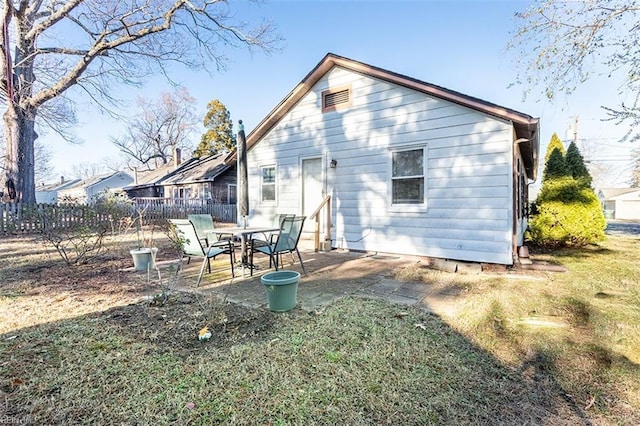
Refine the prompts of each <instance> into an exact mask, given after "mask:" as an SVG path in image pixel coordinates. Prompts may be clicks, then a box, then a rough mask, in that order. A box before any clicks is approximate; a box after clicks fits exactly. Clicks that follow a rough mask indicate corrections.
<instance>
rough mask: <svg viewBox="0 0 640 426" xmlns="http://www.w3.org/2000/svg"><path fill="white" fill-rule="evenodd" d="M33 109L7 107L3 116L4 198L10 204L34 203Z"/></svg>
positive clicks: (34, 114) (35, 136)
mask: <svg viewBox="0 0 640 426" xmlns="http://www.w3.org/2000/svg"><path fill="white" fill-rule="evenodd" d="M35 118H36V110H35V109H25V108H21V107H20V106H16V105H9V106H8V107H7V110H6V111H5V113H4V116H3V119H4V126H5V142H6V170H5V176H4V181H5V198H8V199H9V200H10V201H13V202H19V201H21V202H24V203H35V202H36V193H35V177H34V176H35V174H34V149H33V146H34V142H35V140H36V139H37V137H38V134H37V133H36V131H35Z"/></svg>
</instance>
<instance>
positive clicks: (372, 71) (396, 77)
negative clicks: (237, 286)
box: [225, 53, 539, 179]
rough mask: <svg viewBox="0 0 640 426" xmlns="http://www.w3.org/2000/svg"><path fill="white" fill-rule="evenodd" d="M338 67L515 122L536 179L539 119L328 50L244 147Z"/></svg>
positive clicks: (528, 168) (526, 163)
mask: <svg viewBox="0 0 640 426" xmlns="http://www.w3.org/2000/svg"><path fill="white" fill-rule="evenodd" d="M334 67H341V68H344V69H346V70H350V71H353V72H357V73H360V74H363V75H367V76H370V77H374V78H377V79H380V80H384V81H387V82H390V83H393V84H397V85H400V86H404V87H407V88H410V89H413V90H416V91H418V92H422V93H425V94H428V95H431V96H433V97H436V98H440V99H444V100H446V101H449V102H453V103H456V104H459V105H462V106H465V107H468V108H471V109H474V110H477V111H480V112H483V113H485V114H488V115H492V116H494V117H498V118H501V119H504V120H508V121H511V122H512V123H513V125H514V128H515V132H516V137H517V139H518V143H519V145H520V150H521V152H522V156H523V161H524V166H525V169H526V171H527V175H528V176H529V177H530V178H531V179H536V175H537V169H538V146H539V136H538V128H539V119H538V118H534V117H532V116H530V115H527V114H524V113H521V112H518V111H515V110H513V109H509V108H506V107H502V106H500V105H496V104H493V103H490V102H487V101H484V100H482V99H478V98H474V97H471V96H467V95H464V94H462V93H459V92H455V91H453V90H449V89H445V88H444V87H440V86H436V85H434V84H430V83H426V82H424V81H420V80H417V79H415V78H412V77H407V76H405V75H402V74H398V73H395V72H393V71H388V70H385V69H382V68H378V67H375V66H372V65H368V64H365V63H362V62H358V61H354V60H352V59H349V58H345V57H342V56H338V55H335V54H333V53H328V54H327V55H326V56H325V57H324V58H323V59H322V60H321V61H320V62H319V63H318V65H316V66H315V68H313V69H312V70H311V72H309V74H307V75H306V76H305V78H304V79H302V81H301V82H300V83H299V84H298V85H297V86H296V87H295V88H294V89H293V90H292V91H291V92H290V93H289V94H288V95H287V96H286V97H285V98H284V99H283V100H282V101H281V102H280V103H279V104H278V105H277V106H276V107H275V108H274V109H273V110H272V111H271V112H270V113H269V114H268V115H267V116H266V117H265V118H264V119H263V120H262V121H261V122H260V123H259V124H258V125H257V126H256V128H255V129H253V130H252V131H251V133H249V135H247V149H251V147H252V146H253V145H255V144H256V143H257V142H258V141H259V140H260V139H261V138H262V137H263V136H264V135H265V134H267V133H268V132H269V131H270V130H271V129H272V128H273V127H274V126H275V125H276V124H277V123H278V122H279V121H280V120H281V119H282V118H283V117H284V116H285V115H286V114H287V113H288V112H289V111H290V110H291V109H292V108H293V107H294V106H295V105H296V104H297V103H298V101H300V99H302V98H303V97H304V96H305V95H306V94H307V93H309V91H311V89H312V88H313V86H314V85H315V84H316V83H317V82H318V81H319V80H320V79H321V78H322V77H323V76H324V75H325V74H326V73H327V72H329V71H330V70H331V69H332V68H334ZM235 158H236V155H235V150H234V151H233V152H231V153H230V154H229V156H227V158H226V159H225V162H227V163H230V162H231V161H234V160H235Z"/></svg>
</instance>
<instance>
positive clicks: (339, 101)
mask: <svg viewBox="0 0 640 426" xmlns="http://www.w3.org/2000/svg"><path fill="white" fill-rule="evenodd" d="M351 98H352V94H351V85H347V86H339V87H334V88H331V89H328V90H325V91H323V92H322V112H329V111H336V110H339V109H343V108H348V107H350V106H351Z"/></svg>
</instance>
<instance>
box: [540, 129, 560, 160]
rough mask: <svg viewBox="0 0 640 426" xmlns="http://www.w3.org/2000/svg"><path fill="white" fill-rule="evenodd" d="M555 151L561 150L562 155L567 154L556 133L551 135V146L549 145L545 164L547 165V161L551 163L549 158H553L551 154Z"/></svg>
mask: <svg viewBox="0 0 640 426" xmlns="http://www.w3.org/2000/svg"><path fill="white" fill-rule="evenodd" d="M554 149H558V150H560V154H562V156H564V154H565V150H564V145H563V143H562V141H561V140H560V138H559V137H558V134H557V133H555V132H554V133H553V135H551V140H549V145H547V152H546V154H545V155H544V162H545V164H546V163H547V161H549V157H550V156H551V153H552V152H553V150H554Z"/></svg>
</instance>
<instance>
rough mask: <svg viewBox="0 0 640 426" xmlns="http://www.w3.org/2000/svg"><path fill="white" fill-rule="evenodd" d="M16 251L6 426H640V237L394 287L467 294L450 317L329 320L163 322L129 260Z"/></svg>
mask: <svg viewBox="0 0 640 426" xmlns="http://www.w3.org/2000/svg"><path fill="white" fill-rule="evenodd" d="M12 243H13V244H12V245H11V250H9V251H4V250H3V251H2V252H0V260H2V261H3V262H4V265H5V267H4V268H3V269H2V270H0V317H2V319H3V321H2V325H1V326H2V329H1V330H0V333H2V334H0V421H4V422H5V423H6V422H13V423H17V422H22V423H23V424H154V425H156V424H159V425H160V424H220V423H223V424H353V425H357V424H402V425H405V424H579V423H589V422H592V423H595V424H637V423H639V422H640V399H639V398H640V396H639V395H640V384H639V382H640V381H639V380H638V377H640V367H639V365H640V347H639V342H640V328H639V326H638V325H639V324H640V290H639V287H638V286H639V284H638V283H640V270H639V268H638V266H637V265H638V264H640V263H639V262H640V240H638V239H632V238H624V237H611V238H610V239H609V240H608V241H607V242H605V243H603V244H601V245H600V246H598V247H591V248H588V249H583V250H567V251H556V252H550V253H534V257H535V258H536V259H538V260H546V261H549V262H553V263H560V264H562V265H563V266H565V267H567V269H568V272H566V273H557V272H555V273H551V272H548V273H547V272H532V273H528V272H527V273H524V274H509V273H503V274H481V275H461V274H450V273H444V272H440V271H434V270H431V269H428V268H424V267H423V266H421V264H416V265H413V266H409V267H405V268H402V269H399V270H396V271H394V273H395V276H396V278H397V279H398V280H404V281H421V282H422V283H423V284H424V285H426V286H431V287H433V289H434V290H437V289H439V288H443V289H444V288H451V287H455V288H457V289H459V292H458V293H459V295H458V297H457V298H456V300H455V303H454V304H452V306H451V309H449V310H447V311H443V312H442V313H440V315H439V316H437V315H433V314H431V313H429V312H427V311H426V310H424V309H420V308H417V307H406V306H400V305H393V304H390V303H388V302H385V301H382V300H366V299H359V298H345V299H342V300H341V301H339V302H337V303H335V304H333V305H331V306H329V307H327V308H326V309H324V310H322V311H320V312H316V313H308V312H305V311H302V310H294V311H292V312H289V313H285V314H275V313H271V312H269V311H267V310H265V309H251V308H247V307H243V306H241V305H234V304H229V303H223V302H220V301H217V300H214V299H212V298H206V297H203V296H198V295H193V294H182V293H178V294H175V295H174V296H172V297H171V298H169V301H168V303H167V304H165V305H162V306H154V305H153V304H150V303H148V302H136V300H139V299H140V297H141V296H144V295H146V293H145V291H146V290H145V288H144V283H143V282H132V281H130V280H131V279H132V275H130V274H129V275H126V274H125V275H121V274H119V273H118V272H117V271H118V270H119V269H120V268H121V267H122V266H123V265H124V264H128V263H130V259H128V258H123V257H122V256H126V250H121V251H120V252H119V251H118V250H117V248H118V247H117V246H114V247H113V249H112V250H110V251H109V252H110V253H111V258H109V259H106V260H105V261H104V262H103V263H101V265H100V267H99V268H97V270H96V268H84V267H74V268H68V267H62V266H60V262H58V261H57V260H56V259H55V256H52V255H51V254H46V253H45V252H44V251H43V250H41V249H42V247H40V246H38V245H37V244H31V245H26V247H22V246H21V245H20V244H19V242H16V241H13V242H12ZM3 246H4V247H7V245H5V244H4V242H3ZM16 252H20V256H15V253H16ZM123 253H124V254H123ZM121 255H122V256H121ZM136 277H138V278H139V277H140V276H139V275H136ZM5 319H6V320H5ZM204 326H208V327H209V329H210V330H211V331H212V333H213V337H212V338H211V340H209V341H199V340H198V339H197V333H198V330H200V328H202V327H204ZM5 420H6V421H5Z"/></svg>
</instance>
